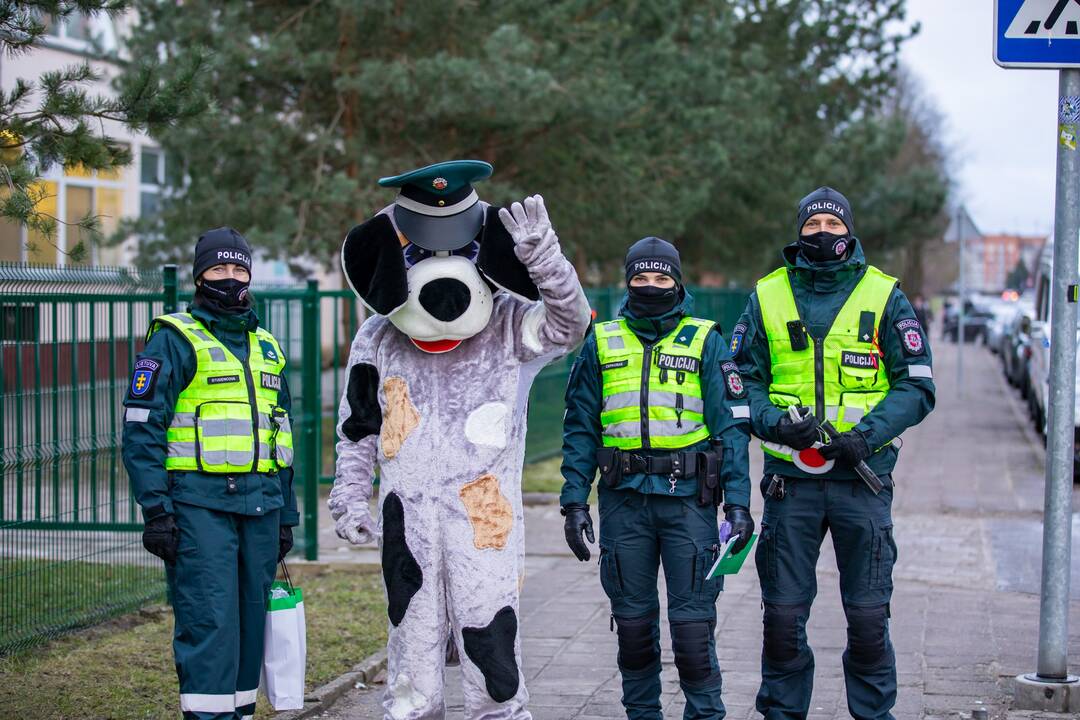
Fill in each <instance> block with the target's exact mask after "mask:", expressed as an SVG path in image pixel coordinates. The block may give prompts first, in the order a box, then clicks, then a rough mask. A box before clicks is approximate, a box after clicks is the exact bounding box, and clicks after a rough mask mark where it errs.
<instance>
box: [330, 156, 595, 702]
mask: <svg viewBox="0 0 1080 720" xmlns="http://www.w3.org/2000/svg"><path fill="white" fill-rule="evenodd" d="M490 174H491V166H490V165H488V164H487V163H485V162H479V161H475V160H458V161H453V162H446V163H439V164H437V165H431V166H429V167H426V168H421V169H419V170H414V171H412V172H408V173H405V174H403V175H398V176H395V177H390V178H383V179H382V180H380V181H379V183H380V184H381V185H383V186H385V187H396V188H399V189H400V193H399V195H398V196H397V198H396V199H395V201H394V203H393V204H392V205H390V206H388V207H386V208H384V209H383V210H381V211H380V212H379V213H378V214H377V215H375V216H374V217H373V218H371V219H370V220H368V221H367V222H365V223H363V224H362V225H359V226H357V227H355V228H353V229H352V230H351V231H350V232H349V234H348V236H347V237H346V238H345V243H344V245H343V246H342V251H341V261H342V267H343V269H344V271H345V276H346V277H347V278H348V281H349V284H350V285H351V286H352V288H353V290H354V291H355V292H356V294H357V295H358V296H359V297H360V299H361V300H362V301H363V303H364V304H365V305H366V306H367V307H368V308H370V309H371V311H372V313H373V315H372V317H370V318H369V319H368V320H367V321H366V322H364V324H363V325H361V327H360V331H359V332H358V333H357V335H356V338H355V339H354V341H353V344H352V348H351V350H350V353H349V363H348V369H347V372H348V383H347V387H346V390H345V394H344V396H343V397H342V399H341V405H340V407H339V411H338V416H339V418H340V422H339V425H338V445H337V470H336V474H335V478H334V488H333V490H332V491H331V493H330V500H329V505H330V511H331V514H332V516H333V518H334V520H335V530H336V531H337V533H338V535H339V536H341V537H342V538H345V539H346V540H348V541H349V542H351V543H354V544H364V543H366V542H370V541H371V540H372V539H373V538H380V549H381V554H382V569H383V580H384V582H385V584H386V597H387V615H388V617H389V620H390V632H389V639H388V642H387V655H388V665H387V690H386V695H385V697H384V700H383V706H384V708H385V711H386V712H385V715H386V716H387V717H393V718H427V717H442V716H443V714H444V712H445V703H444V699H443V697H444V694H443V668H444V666H445V665H446V663H447V662H448V661H449V660H450V659H451V658H455V659H459V660H460V662H461V666H462V679H463V683H464V701H465V702H464V704H465V717H466V718H481V717H482V718H488V719H494V718H500V719H501V720H526V719H527V718H529V717H530V716H529V712H528V710H527V709H526V706H527V703H528V692H526V690H525V683H524V677H523V675H522V674H521V643H520V639H519V637H518V616H517V612H518V595H519V592H520V588H521V584H522V583H523V582H524V555H525V553H524V527H523V521H522V518H523V513H522V506H521V462H522V457H523V456H524V443H525V416H526V412H525V405H526V403H527V401H528V397H529V389H530V387H531V386H532V382H533V379H534V378H535V377H536V374H537V373H538V372H540V370H541V369H542V368H543V367H544V365H546V364H547V363H548V362H550V361H552V360H554V359H556V358H558V357H561V356H563V355H565V354H566V353H567V352H569V351H570V350H571V349H572V348H574V347H575V346H576V345H577V344H578V343H579V342H580V341H581V338H582V337H583V336H584V334H585V330H586V329H587V328H588V324H589V308H588V303H587V302H586V301H585V295H584V293H583V292H582V289H581V284H580V283H579V282H578V279H577V275H576V274H575V273H574V268H573V266H572V265H571V264H570V262H569V261H568V260H567V259H566V257H565V256H564V255H563V253H562V250H561V247H560V245H559V238H558V236H557V235H556V234H555V230H554V228H553V227H552V225H551V221H550V219H549V218H548V214H547V209H546V207H545V206H544V201H543V198H541V197H540V196H539V195H536V196H533V197H530V198H526V199H525V200H524V201H523V202H521V203H514V204H513V205H512V206H511V207H510V208H509V210H507V209H501V210H500V209H498V208H494V207H490V206H489V205H488V204H487V203H485V202H483V201H481V200H480V199H479V198H478V196H477V193H476V190H474V189H473V186H472V183H473V182H476V181H478V180H481V179H483V178H486V177H488V176H489V175H490ZM376 469H377V470H378V472H379V510H378V513H377V515H376V517H377V518H378V519H377V520H376V519H375V518H372V516H371V512H370V509H369V504H368V501H369V499H370V498H371V495H372V476H373V475H374V473H375V471H376Z"/></svg>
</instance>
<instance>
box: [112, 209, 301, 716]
mask: <svg viewBox="0 0 1080 720" xmlns="http://www.w3.org/2000/svg"><path fill="white" fill-rule="evenodd" d="M192 275H193V276H194V278H195V286H196V287H195V302H194V303H193V304H192V305H191V306H190V307H189V308H188V311H187V312H185V313H173V314H170V315H162V316H159V317H157V318H154V320H153V322H151V323H150V331H149V333H148V335H147V342H146V347H145V348H144V349H143V351H142V352H140V353H139V354H138V355H137V356H136V359H135V367H134V372H133V375H132V378H131V385H130V387H129V388H128V392H127V396H126V398H125V400H124V406H125V407H126V410H125V414H124V421H125V422H124V449H123V456H124V466H125V467H126V468H127V471H128V475H129V476H130V477H131V483H132V487H133V491H134V493H135V497H136V500H138V503H139V505H140V506H141V508H142V512H143V518H144V519H145V521H146V528H145V530H144V531H143V545H144V546H145V547H146V549H147V550H148V551H150V552H151V553H153V554H154V555H157V556H158V557H160V558H161V559H162V560H164V561H165V566H166V571H167V576H168V582H169V590H170V595H171V597H172V603H173V611H174V614H175V623H176V625H175V632H174V638H173V651H174V653H175V656H176V670H177V674H178V675H179V678H180V708H181V710H182V711H183V713H184V717H185V718H244V717H250V716H252V715H254V713H255V695H256V691H257V689H258V685H259V672H260V668H261V665H262V654H263V624H264V621H265V612H266V601H267V593H268V591H269V587H270V583H271V582H272V581H273V579H274V573H275V568H276V565H277V562H278V560H279V559H280V558H282V557H284V556H285V554H286V553H287V552H288V551H289V549H290V548H291V547H292V542H293V541H292V526H294V525H296V524H297V522H298V521H299V516H298V514H297V511H296V495H295V493H294V492H293V488H292V477H293V472H292V467H291V465H292V454H293V453H292V431H291V425H290V422H289V410H290V398H289V389H288V386H287V385H286V382H285V374H284V368H285V358H284V356H283V355H282V353H281V348H280V346H279V345H278V343H277V341H276V340H275V339H274V337H273V336H272V335H271V334H270V333H269V332H267V331H266V330H264V329H263V328H260V327H259V318H258V316H257V315H256V314H255V311H254V310H253V309H252V307H251V301H250V297H249V295H248V285H249V283H250V280H251V250H250V248H249V247H248V244H247V241H246V240H245V239H244V238H243V236H241V235H240V233H238V232H237V231H235V230H233V229H232V228H218V229H216V230H210V231H208V232H206V233H205V234H204V235H203V236H202V237H200V238H199V241H198V243H197V244H196V246H195V264H194V267H193V272H192Z"/></svg>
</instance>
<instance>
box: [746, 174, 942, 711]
mask: <svg viewBox="0 0 1080 720" xmlns="http://www.w3.org/2000/svg"><path fill="white" fill-rule="evenodd" d="M796 228H797V229H798V236H797V240H796V242H795V243H792V244H791V245H788V246H787V247H786V248H784V260H785V261H786V262H785V266H784V267H782V268H780V269H778V270H776V271H775V272H773V273H771V274H769V275H767V276H766V277H764V278H763V279H761V280H760V281H759V282H758V284H757V289H756V290H755V292H754V293H752V294H751V296H750V299H749V301H748V303H747V305H746V310H745V311H744V312H743V315H742V318H741V319H740V321H739V323H738V324H737V325H736V326H735V328H734V331H733V333H732V339H731V349H732V352H733V353H734V354H735V357H736V360H737V361H738V363H739V367H740V369H741V370H742V374H743V378H744V379H745V381H746V387H747V389H748V391H749V394H750V407H751V416H752V421H753V429H754V434H755V435H757V436H758V437H760V438H762V439H763V443H762V448H763V450H764V453H765V477H764V479H763V481H762V485H761V490H762V493H763V495H764V496H765V514H764V516H763V517H762V519H761V539H760V542H759V543H758V546H757V550H756V553H757V554H756V558H757V568H758V575H759V577H760V581H761V591H762V600H763V605H764V629H765V634H764V643H763V650H762V660H761V666H762V683H761V688H760V690H759V692H758V696H757V709H758V711H759V712H760V713H761V714H762V715H763V716H764V717H766V718H769V719H770V720H781V719H782V718H783V719H789V718H791V719H793V718H806V717H807V713H808V712H809V707H810V695H811V691H812V689H813V680H814V655H813V652H812V651H811V650H810V647H809V645H808V644H807V641H806V622H807V619H808V618H809V615H810V606H811V604H812V603H813V601H814V597H815V595H816V593H817V577H816V574H815V567H816V565H817V560H818V554H819V551H820V547H821V543H822V541H823V540H824V537H825V532H826V531H829V532H830V533H831V534H832V540H833V548H834V549H835V552H836V562H837V569H838V570H839V573H840V596H841V600H842V602H843V605H844V613H845V615H846V617H847V648H846V650H845V652H844V655H843V666H844V679H845V683H846V689H847V702H848V710H849V711H850V712H851V715H852V717H855V718H860V719H863V720H881V719H885V718H892V717H893V716H892V714H891V712H890V711H891V709H892V707H893V705H894V704H895V701H896V658H895V654H894V652H893V648H892V643H891V642H890V640H889V616H890V610H889V601H890V599H891V597H892V588H893V584H892V568H893V563H894V561H895V560H896V544H895V543H894V542H893V522H892V515H891V506H892V497H893V487H892V477H891V473H892V470H893V466H894V465H895V464H896V458H897V452H898V450H899V448H900V445H901V441H900V439H899V438H900V435H901V434H902V433H903V432H904V431H905V430H906V429H907V428H909V427H911V426H913V425H916V424H917V423H919V422H920V421H921V420H922V419H923V418H924V417H926V415H927V414H928V413H929V412H930V411H931V410H932V409H933V407H934V382H933V372H932V368H931V366H932V360H931V355H930V347H929V345H928V344H927V338H926V334H925V333H924V331H923V329H922V327H921V326H920V324H919V321H918V320H917V319H916V317H915V312H914V310H913V309H912V307H911V305H910V303H908V300H907V298H906V297H904V294H903V293H902V292H901V291H900V289H899V287H898V285H897V280H896V278H893V277H889V276H888V275H886V274H885V273H883V272H881V271H880V270H878V269H877V268H875V267H874V266H872V265H867V264H866V261H865V258H864V256H863V251H862V248H861V247H860V244H859V241H858V239H857V238H856V237H855V236H854V234H853V231H854V221H853V218H852V213H851V205H850V204H849V203H848V201H847V198H845V197H844V196H843V195H841V194H840V193H839V192H837V191H836V190H833V189H832V188H828V187H822V188H818V189H817V190H815V191H814V192H813V193H811V194H810V195H807V196H806V197H805V198H803V200H802V201H801V202H800V203H799V211H798V217H797V224H796ZM792 407H794V408H797V409H798V410H796V411H792V410H791V409H790V408H792ZM796 412H798V414H796ZM826 421H827V422H828V424H829V425H831V427H832V429H833V430H834V431H835V432H836V433H837V434H836V435H835V437H830V436H829V434H828V433H826V432H824V431H823V426H824V425H825V424H826ZM860 463H865V465H863V466H862V467H863V470H864V471H865V473H866V479H863V478H860V476H859V474H858V472H857V467H858V466H859V465H860ZM878 483H880V485H881V487H880V488H878V487H877V485H878ZM871 486H874V487H873V488H872V487H871ZM875 491H876V492H875Z"/></svg>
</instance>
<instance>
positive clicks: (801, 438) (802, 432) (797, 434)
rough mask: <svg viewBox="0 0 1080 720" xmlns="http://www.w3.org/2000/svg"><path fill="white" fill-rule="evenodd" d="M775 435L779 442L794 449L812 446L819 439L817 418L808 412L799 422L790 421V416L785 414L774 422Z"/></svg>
mask: <svg viewBox="0 0 1080 720" xmlns="http://www.w3.org/2000/svg"><path fill="white" fill-rule="evenodd" d="M776 437H777V439H779V440H780V442H781V443H783V444H784V445H787V446H788V447H791V448H794V449H795V450H805V449H806V448H808V447H813V446H814V443H816V442H817V441H818V440H820V439H821V433H820V432H819V431H818V421H817V418H816V417H814V414H813V413H810V414H809V415H808V416H807V417H805V418H803V419H802V420H800V421H799V422H792V421H791V418H789V417H788V416H787V415H785V416H784V417H782V418H780V422H778V423H776Z"/></svg>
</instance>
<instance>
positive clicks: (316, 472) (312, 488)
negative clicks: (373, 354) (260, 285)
mask: <svg viewBox="0 0 1080 720" xmlns="http://www.w3.org/2000/svg"><path fill="white" fill-rule="evenodd" d="M303 314H304V323H303V325H304V330H303V344H304V347H303V350H302V353H303V355H302V357H303V363H304V364H303V368H302V377H301V388H302V392H303V393H304V424H303V433H302V435H303V443H304V454H303V457H304V467H303V468H302V474H303V478H304V556H305V557H306V558H307V559H308V560H318V559H319V528H318V522H319V476H320V475H321V474H322V473H321V469H322V468H321V464H322V446H321V443H320V436H321V435H322V392H321V390H322V382H321V378H320V375H321V372H322V345H321V343H320V340H319V334H320V333H319V281H318V280H314V279H309V280H308V281H307V290H306V291H305V293H304V309H303Z"/></svg>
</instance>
